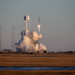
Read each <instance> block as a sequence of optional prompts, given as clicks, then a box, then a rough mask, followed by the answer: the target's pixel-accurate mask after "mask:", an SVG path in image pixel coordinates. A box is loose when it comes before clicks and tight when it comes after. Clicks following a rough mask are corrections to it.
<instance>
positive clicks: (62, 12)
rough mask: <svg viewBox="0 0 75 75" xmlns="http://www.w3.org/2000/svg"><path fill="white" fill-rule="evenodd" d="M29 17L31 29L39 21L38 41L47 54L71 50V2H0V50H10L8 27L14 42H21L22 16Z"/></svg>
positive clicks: (74, 46)
mask: <svg viewBox="0 0 75 75" xmlns="http://www.w3.org/2000/svg"><path fill="white" fill-rule="evenodd" d="M25 15H29V16H30V26H31V30H36V31H37V32H38V30H37V24H38V17H40V20H41V22H40V23H41V32H40V33H41V34H42V36H43V37H42V39H40V40H39V42H41V43H42V44H45V45H46V47H47V49H48V51H59V50H62V51H68V50H73V51H75V0H0V26H2V49H5V48H7V49H11V48H12V26H13V25H14V26H15V29H16V30H15V42H18V41H19V40H20V39H21V35H20V33H21V31H22V29H23V17H24V16H25Z"/></svg>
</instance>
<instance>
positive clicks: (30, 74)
mask: <svg viewBox="0 0 75 75" xmlns="http://www.w3.org/2000/svg"><path fill="white" fill-rule="evenodd" d="M0 75H75V71H74V70H66V71H65V70H63V71H61V70H60V71H57V70H51V71H50V70H47V71H46V70H45V71H39V70H38V71H21V70H20V71H18V70H3V71H0Z"/></svg>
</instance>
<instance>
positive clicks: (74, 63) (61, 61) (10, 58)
mask: <svg viewBox="0 0 75 75" xmlns="http://www.w3.org/2000/svg"><path fill="white" fill-rule="evenodd" d="M0 66H36V67H37V66H39V67H43V66H59V67H60V66H61V67H65V66H66V67H67V66H69V67H75V54H74V53H71V54H68V53H64V54H62V53H59V54H58V53H55V54H54V53H51V54H0Z"/></svg>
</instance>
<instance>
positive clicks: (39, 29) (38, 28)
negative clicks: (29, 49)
mask: <svg viewBox="0 0 75 75" xmlns="http://www.w3.org/2000/svg"><path fill="white" fill-rule="evenodd" d="M38 29H39V32H40V17H39V23H38Z"/></svg>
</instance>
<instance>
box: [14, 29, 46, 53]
mask: <svg viewBox="0 0 75 75" xmlns="http://www.w3.org/2000/svg"><path fill="white" fill-rule="evenodd" d="M27 33H28V36H26V31H24V33H23V31H22V32H21V40H20V41H19V42H18V43H16V44H15V45H16V49H17V51H18V52H34V53H36V52H37V51H39V52H44V50H46V51H47V48H46V47H45V45H43V44H41V43H40V44H39V43H38V40H39V39H41V38H42V35H41V34H38V33H37V32H36V31H32V32H30V31H29V30H27ZM26 40H27V44H26ZM26 47H27V48H28V49H27V51H26Z"/></svg>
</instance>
